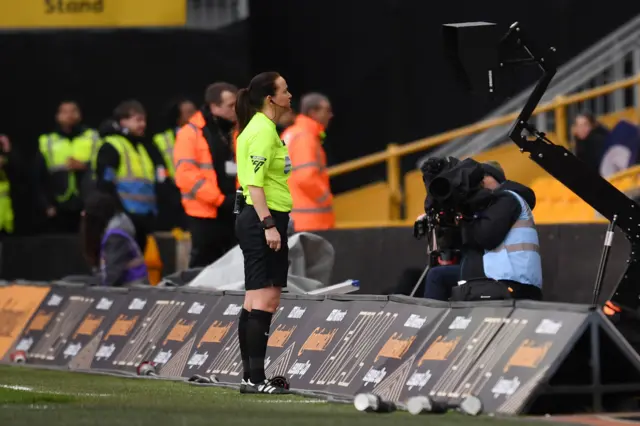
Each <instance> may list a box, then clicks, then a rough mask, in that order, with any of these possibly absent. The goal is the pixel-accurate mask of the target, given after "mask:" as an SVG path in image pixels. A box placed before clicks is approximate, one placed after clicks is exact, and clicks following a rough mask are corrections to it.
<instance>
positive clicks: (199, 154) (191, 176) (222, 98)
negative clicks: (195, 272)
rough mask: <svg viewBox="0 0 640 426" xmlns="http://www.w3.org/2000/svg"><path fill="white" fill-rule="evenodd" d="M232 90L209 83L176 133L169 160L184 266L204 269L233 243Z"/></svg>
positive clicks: (234, 238)
mask: <svg viewBox="0 0 640 426" xmlns="http://www.w3.org/2000/svg"><path fill="white" fill-rule="evenodd" d="M236 93H237V88H236V87H235V86H233V85H230V84H228V83H214V84H212V85H210V86H209V87H208V88H207V91H206V92H205V105H204V106H203V107H202V108H201V109H200V111H198V112H197V113H196V114H194V115H193V116H192V117H191V119H190V120H189V123H187V124H186V125H185V126H183V127H182V128H181V129H180V130H179V131H178V133H177V135H176V144H175V147H174V149H173V162H174V165H175V169H176V172H175V181H176V185H177V186H178V188H180V193H181V194H182V206H183V207H184V210H185V213H186V214H187V224H188V228H189V231H190V232H191V256H190V260H189V267H190V268H196V267H206V266H208V265H210V264H211V263H213V262H215V261H216V260H218V259H219V258H220V257H222V256H223V255H224V254H225V253H226V252H227V251H229V250H230V249H231V248H233V247H234V246H235V245H236V237H235V231H234V229H235V227H234V224H235V215H234V214H233V205H234V201H235V192H236V188H237V169H236V163H235V146H234V145H235V144H234V141H233V137H232V131H233V128H234V126H235V121H236V116H235V102H236Z"/></svg>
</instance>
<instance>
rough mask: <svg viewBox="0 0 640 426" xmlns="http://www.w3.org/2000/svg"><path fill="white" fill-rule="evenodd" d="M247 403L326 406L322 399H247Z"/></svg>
mask: <svg viewBox="0 0 640 426" xmlns="http://www.w3.org/2000/svg"><path fill="white" fill-rule="evenodd" d="M248 402H257V403H261V404H326V403H327V401H325V400H322V399H249V400H248Z"/></svg>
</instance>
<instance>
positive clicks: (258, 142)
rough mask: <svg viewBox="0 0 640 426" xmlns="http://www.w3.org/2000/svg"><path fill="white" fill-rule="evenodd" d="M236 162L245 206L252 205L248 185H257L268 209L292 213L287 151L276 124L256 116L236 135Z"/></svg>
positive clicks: (258, 114)
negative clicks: (261, 191)
mask: <svg viewBox="0 0 640 426" xmlns="http://www.w3.org/2000/svg"><path fill="white" fill-rule="evenodd" d="M236 162H237V165H238V180H239V181H240V186H242V189H243V193H244V196H245V198H246V202H247V204H251V205H253V201H252V200H251V195H250V194H249V186H257V187H261V188H263V190H264V195H265V198H266V199H267V207H269V209H270V210H275V211H279V212H290V211H291V207H292V205H293V201H292V200H291V192H290V191H289V184H288V183H287V180H288V179H289V176H290V175H291V159H290V158H289V151H288V150H287V146H286V145H285V144H284V143H283V142H282V141H281V140H280V136H279V135H278V132H277V130H276V125H275V123H274V122H273V121H271V120H270V119H269V118H268V117H267V116H266V115H264V114H263V113H261V112H258V113H256V114H255V115H254V116H253V118H252V119H251V121H249V123H248V124H247V127H245V129H244V130H243V131H242V133H240V135H239V136H238V147H237V150H236Z"/></svg>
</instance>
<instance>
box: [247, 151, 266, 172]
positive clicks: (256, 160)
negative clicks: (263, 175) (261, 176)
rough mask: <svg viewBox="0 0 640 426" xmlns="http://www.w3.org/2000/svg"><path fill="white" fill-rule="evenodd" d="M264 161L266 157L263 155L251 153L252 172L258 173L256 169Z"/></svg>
mask: <svg viewBox="0 0 640 426" xmlns="http://www.w3.org/2000/svg"><path fill="white" fill-rule="evenodd" d="M265 161H267V159H266V158H264V157H261V156H259V155H252V156H251V164H253V172H254V173H258V170H260V168H261V167H262V166H264V163H265Z"/></svg>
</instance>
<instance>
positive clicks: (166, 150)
mask: <svg viewBox="0 0 640 426" xmlns="http://www.w3.org/2000/svg"><path fill="white" fill-rule="evenodd" d="M197 111H198V108H196V105H195V104H194V103H193V102H191V101H190V100H188V99H181V100H179V101H178V102H175V103H174V104H173V105H171V107H170V108H169V112H168V114H167V123H166V125H167V129H165V130H164V131H162V132H160V133H156V134H155V135H154V136H153V143H154V144H155V145H156V147H158V149H159V150H160V153H161V154H162V157H163V158H164V162H165V164H166V165H167V173H168V175H169V177H171V178H172V179H173V177H174V176H175V174H176V169H175V167H174V164H173V147H174V146H175V144H176V133H177V132H178V130H180V128H181V127H182V126H184V125H185V124H187V123H188V122H189V119H190V118H191V117H192V116H193V114H195V113H196V112H197Z"/></svg>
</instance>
